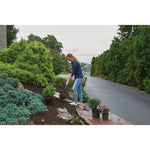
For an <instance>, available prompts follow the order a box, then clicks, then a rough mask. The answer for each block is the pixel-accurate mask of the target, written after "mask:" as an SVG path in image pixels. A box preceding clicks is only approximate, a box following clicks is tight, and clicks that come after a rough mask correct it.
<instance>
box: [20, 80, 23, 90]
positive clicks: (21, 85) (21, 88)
mask: <svg viewBox="0 0 150 150" xmlns="http://www.w3.org/2000/svg"><path fill="white" fill-rule="evenodd" d="M19 90H24V87H23V84H22V83H20V82H19Z"/></svg>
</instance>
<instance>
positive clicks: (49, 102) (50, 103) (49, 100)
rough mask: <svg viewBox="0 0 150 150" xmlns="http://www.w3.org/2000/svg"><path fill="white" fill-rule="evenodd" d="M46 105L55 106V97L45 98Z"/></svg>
mask: <svg viewBox="0 0 150 150" xmlns="http://www.w3.org/2000/svg"><path fill="white" fill-rule="evenodd" d="M45 103H46V105H52V104H54V102H53V97H45Z"/></svg>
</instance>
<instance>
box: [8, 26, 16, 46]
mask: <svg viewBox="0 0 150 150" xmlns="http://www.w3.org/2000/svg"><path fill="white" fill-rule="evenodd" d="M18 32H19V29H17V28H16V27H15V26H14V25H7V47H9V46H10V45H11V44H12V43H13V42H14V41H15V40H16V39H17V33H18Z"/></svg>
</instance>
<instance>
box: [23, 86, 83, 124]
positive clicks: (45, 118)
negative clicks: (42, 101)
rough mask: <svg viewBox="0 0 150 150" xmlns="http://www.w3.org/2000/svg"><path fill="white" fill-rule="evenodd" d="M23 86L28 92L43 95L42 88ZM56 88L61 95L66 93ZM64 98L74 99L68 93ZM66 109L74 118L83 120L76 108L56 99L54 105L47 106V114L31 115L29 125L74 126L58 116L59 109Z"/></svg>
mask: <svg viewBox="0 0 150 150" xmlns="http://www.w3.org/2000/svg"><path fill="white" fill-rule="evenodd" d="M23 86H24V88H25V89H27V90H30V91H33V92H35V93H37V94H40V95H42V91H43V89H42V88H39V87H36V86H35V85H29V84H23ZM55 87H56V91H57V92H59V93H60V94H61V93H62V92H63V91H64V90H63V89H62V88H60V87H58V86H56V85H55ZM42 96H43V95H42ZM64 97H65V98H67V99H72V98H71V97H70V96H69V93H68V92H66V93H65V96H64ZM43 98H44V96H43ZM64 107H65V108H67V110H68V112H69V113H70V114H71V115H72V116H75V117H78V118H79V119H80V120H82V119H81V118H80V116H79V115H78V113H77V111H76V106H72V105H70V104H69V103H68V102H66V101H63V99H57V98H55V97H54V104H53V105H47V110H46V111H45V112H40V113H38V114H36V115H31V117H30V123H29V124H35V125H72V124H71V123H70V122H68V121H66V120H63V119H60V118H59V117H58V116H57V115H58V112H57V108H64ZM82 121H83V120H82ZM83 122H84V121H83ZM84 123H85V122H84ZM85 124H86V123H85Z"/></svg>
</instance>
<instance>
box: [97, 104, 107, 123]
mask: <svg viewBox="0 0 150 150" xmlns="http://www.w3.org/2000/svg"><path fill="white" fill-rule="evenodd" d="M97 110H98V111H99V112H100V113H102V116H103V119H104V120H108V116H109V111H110V108H109V107H108V105H107V104H99V105H98V106H97Z"/></svg>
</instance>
